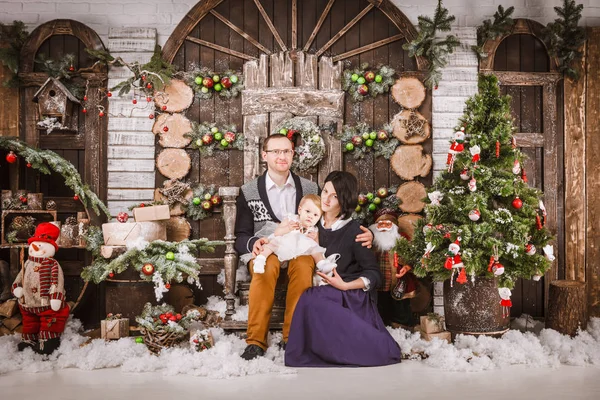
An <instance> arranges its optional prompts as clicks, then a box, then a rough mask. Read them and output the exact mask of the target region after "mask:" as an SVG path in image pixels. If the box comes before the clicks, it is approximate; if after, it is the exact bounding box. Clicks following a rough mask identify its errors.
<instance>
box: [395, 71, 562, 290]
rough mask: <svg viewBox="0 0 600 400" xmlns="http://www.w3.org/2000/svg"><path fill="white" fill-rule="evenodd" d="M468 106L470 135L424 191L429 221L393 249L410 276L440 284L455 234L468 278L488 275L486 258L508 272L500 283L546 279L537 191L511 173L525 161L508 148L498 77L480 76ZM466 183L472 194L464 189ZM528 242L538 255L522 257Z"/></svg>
mask: <svg viewBox="0 0 600 400" xmlns="http://www.w3.org/2000/svg"><path fill="white" fill-rule="evenodd" d="M466 105H467V106H466V110H465V113H464V115H463V117H462V118H461V119H460V126H463V127H465V133H466V134H467V140H466V141H465V150H464V151H462V152H460V153H458V154H457V155H456V161H455V167H454V169H453V172H447V171H446V172H443V173H442V174H441V175H440V176H439V177H438V179H436V181H435V183H434V185H433V186H432V187H431V188H430V189H429V190H428V196H429V197H430V199H429V200H426V203H428V204H427V205H426V207H425V214H426V217H425V219H423V220H420V221H418V222H417V224H416V226H415V234H414V238H413V241H412V242H408V241H407V240H405V239H401V240H399V241H398V244H397V246H396V249H395V251H396V252H397V253H398V254H399V256H400V257H401V258H402V259H403V260H406V262H407V263H409V264H411V265H413V266H414V269H413V271H414V273H415V275H417V276H419V277H423V276H426V275H431V276H432V277H433V279H434V280H438V281H442V280H446V279H448V278H450V276H451V271H450V270H448V269H446V268H445V267H444V263H445V261H446V260H447V257H448V254H447V251H448V247H449V244H450V243H453V242H454V241H455V240H457V238H459V237H460V238H461V241H460V248H461V250H460V255H461V257H462V262H463V263H464V265H465V268H466V273H467V274H468V275H470V276H472V277H473V279H474V277H475V276H493V275H492V273H490V272H488V271H489V266H490V257H492V256H498V259H497V260H496V261H498V262H499V263H501V264H502V265H503V266H504V268H505V272H504V273H503V274H502V275H500V276H499V284H500V286H501V287H508V288H512V287H513V286H514V284H515V281H516V280H517V279H519V278H524V279H530V278H532V277H533V276H536V275H538V276H539V275H543V274H544V272H545V271H546V270H547V269H549V268H550V265H551V263H550V261H549V259H550V258H551V256H550V255H549V251H550V249H549V248H546V246H547V245H548V242H549V241H550V239H551V235H550V232H549V231H548V230H547V229H546V228H544V227H543V226H542V225H541V224H539V225H538V224H537V223H536V218H537V217H538V213H539V212H540V209H541V207H540V199H541V196H542V193H541V192H540V191H539V190H537V189H535V188H531V187H529V186H528V185H527V183H526V182H524V181H523V179H522V178H521V175H519V174H518V172H517V173H516V172H515V171H514V170H513V168H514V167H515V160H517V161H518V162H519V163H520V165H521V166H522V165H523V160H524V158H525V156H524V155H523V154H522V153H521V151H520V150H519V149H518V148H517V147H516V146H513V141H512V140H513V138H512V134H513V131H514V128H513V125H512V118H511V117H510V97H509V96H500V89H499V85H498V80H497V78H496V77H495V76H493V75H481V76H480V78H479V93H478V94H476V95H475V96H473V97H472V98H471V99H469V100H467V103H466ZM475 146H479V148H480V150H481V152H480V160H479V161H477V162H475V161H473V155H472V153H471V152H470V151H469V150H470V149H473V148H474V147H475ZM468 149H469V150H468ZM461 174H466V175H467V176H466V180H464V179H461V177H460V175H461ZM471 178H472V179H475V180H476V186H477V188H476V190H475V191H471V190H470V189H469V188H467V182H468V181H470V179H471ZM434 192H438V193H437V194H441V195H443V198H442V199H441V200H440V202H439V205H436V203H433V202H432V201H431V197H433V194H434ZM517 196H518V197H520V199H521V200H522V202H523V205H522V207H521V208H520V209H516V208H514V207H513V205H512V204H513V200H514V199H515V197H517ZM471 210H478V211H479V212H480V214H481V216H480V219H479V220H477V221H472V220H471V219H470V218H469V212H470V211H471ZM528 245H533V246H535V248H536V249H537V252H536V254H533V255H529V254H526V249H527V246H528ZM432 247H433V250H432ZM544 253H546V257H545V256H544Z"/></svg>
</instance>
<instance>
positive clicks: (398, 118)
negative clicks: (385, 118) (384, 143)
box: [392, 110, 431, 144]
mask: <svg viewBox="0 0 600 400" xmlns="http://www.w3.org/2000/svg"><path fill="white" fill-rule="evenodd" d="M411 118H412V119H414V118H416V119H417V120H418V121H416V123H417V124H419V125H420V124H421V123H422V124H423V126H422V129H421V131H420V132H419V133H417V134H412V135H411V133H410V132H409V129H407V128H408V127H409V126H410V125H411V124H413V123H415V122H412V121H411ZM407 124H408V126H407ZM392 133H393V135H394V136H395V137H396V138H397V139H398V140H399V141H400V142H402V143H404V144H419V143H423V142H424V141H426V140H427V139H429V136H431V126H430V125H429V122H427V119H426V118H425V117H424V116H423V115H421V113H419V112H418V111H413V110H403V111H400V112H399V113H398V114H396V115H395V116H394V118H393V119H392Z"/></svg>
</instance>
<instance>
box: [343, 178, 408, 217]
mask: <svg viewBox="0 0 600 400" xmlns="http://www.w3.org/2000/svg"><path fill="white" fill-rule="evenodd" d="M397 191H398V187H397V186H392V187H389V188H387V187H385V186H382V187H380V188H379V189H377V190H376V191H373V192H368V193H360V194H359V195H358V205H357V206H356V209H355V210H354V213H352V218H353V219H355V220H357V221H359V222H360V223H361V224H365V225H367V226H368V225H371V224H372V223H373V222H374V216H375V212H377V210H379V209H390V210H398V206H399V205H400V199H399V198H398V197H397V196H396V192H397Z"/></svg>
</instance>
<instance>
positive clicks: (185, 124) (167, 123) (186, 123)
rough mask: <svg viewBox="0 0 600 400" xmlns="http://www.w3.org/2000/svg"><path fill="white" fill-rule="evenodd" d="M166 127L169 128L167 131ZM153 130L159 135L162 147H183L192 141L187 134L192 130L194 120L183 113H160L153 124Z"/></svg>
mask: <svg viewBox="0 0 600 400" xmlns="http://www.w3.org/2000/svg"><path fill="white" fill-rule="evenodd" d="M165 127H166V128H168V130H167V131H166V132H165ZM152 132H153V133H154V134H155V135H159V137H160V139H159V141H158V143H159V144H160V145H161V146H162V147H172V148H176V149H183V148H184V147H185V146H187V145H188V144H190V142H191V141H192V139H191V138H189V137H186V136H185V134H186V133H191V132H192V122H191V121H190V120H189V119H187V118H186V117H185V116H184V115H183V114H160V115H159V116H158V117H157V118H156V121H155V122H154V125H153V126H152Z"/></svg>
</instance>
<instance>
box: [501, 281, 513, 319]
mask: <svg viewBox="0 0 600 400" xmlns="http://www.w3.org/2000/svg"><path fill="white" fill-rule="evenodd" d="M498 294H499V295H500V299H501V300H500V305H501V306H502V318H507V317H509V316H510V308H511V307H512V301H511V300H510V296H511V295H512V292H511V291H510V289H509V288H505V287H503V288H498Z"/></svg>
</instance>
